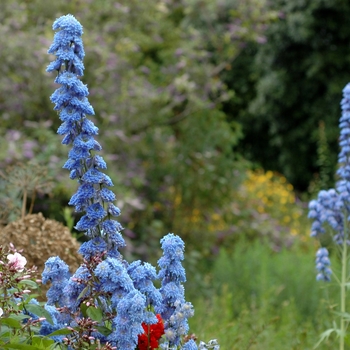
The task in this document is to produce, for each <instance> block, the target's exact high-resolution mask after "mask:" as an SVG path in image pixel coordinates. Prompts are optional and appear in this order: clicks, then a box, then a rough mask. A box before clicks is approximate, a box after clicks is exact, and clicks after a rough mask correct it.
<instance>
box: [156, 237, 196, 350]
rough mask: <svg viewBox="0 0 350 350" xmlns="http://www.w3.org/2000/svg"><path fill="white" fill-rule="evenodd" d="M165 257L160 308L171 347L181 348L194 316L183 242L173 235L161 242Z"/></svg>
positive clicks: (161, 270)
mask: <svg viewBox="0 0 350 350" xmlns="http://www.w3.org/2000/svg"><path fill="white" fill-rule="evenodd" d="M160 243H161V247H162V249H163V256H162V257H161V258H160V259H159V260H158V265H159V267H160V271H159V274H158V278H159V279H161V280H162V286H161V288H160V293H161V294H162V298H163V300H162V304H161V305H160V306H159V307H157V308H156V311H157V312H159V313H160V314H161V316H162V318H163V320H164V329H165V336H166V338H167V340H168V342H169V345H170V346H173V345H178V344H179V343H180V339H181V337H182V336H183V335H185V334H187V332H188V321H187V320H188V318H189V317H191V316H193V308H192V304H191V303H188V302H186V301H185V290H184V287H183V285H182V283H183V282H186V274H185V269H184V268H183V266H182V264H181V260H183V259H184V249H185V244H184V242H183V240H182V239H181V238H180V237H178V236H175V235H174V234H172V233H169V234H168V235H166V236H165V237H163V238H162V239H161V241H160Z"/></svg>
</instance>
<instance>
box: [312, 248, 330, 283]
mask: <svg viewBox="0 0 350 350" xmlns="http://www.w3.org/2000/svg"><path fill="white" fill-rule="evenodd" d="M330 265H331V262H330V260H329V257H328V250H327V249H326V248H320V249H319V250H318V251H317V253H316V269H317V271H318V274H317V277H316V279H317V281H325V282H329V281H330V280H331V277H330V276H331V274H332V270H331V269H330Z"/></svg>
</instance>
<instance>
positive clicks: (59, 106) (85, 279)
mask: <svg viewBox="0 0 350 350" xmlns="http://www.w3.org/2000/svg"><path fill="white" fill-rule="evenodd" d="M53 29H54V30H55V31H56V34H55V36H54V41H53V43H52V45H51V47H50V49H49V50H48V52H49V53H50V54H53V55H55V56H56V59H55V60H54V61H53V62H51V63H50V64H49V66H48V67H47V71H48V72H53V71H56V72H57V77H56V79H55V82H56V83H57V84H59V85H61V86H60V87H59V88H58V89H57V90H56V91H55V92H54V93H53V94H52V96H51V101H52V102H53V103H54V105H55V107H54V110H56V111H57V112H58V114H59V118H60V119H61V121H62V124H61V126H60V127H59V128H58V131H57V132H58V134H60V135H63V140H62V143H63V144H66V145H70V146H71V147H72V148H71V150H70V151H69V153H68V160H67V161H66V163H65V164H64V166H63V168H65V169H68V170H69V171H70V178H71V179H75V180H77V182H78V185H79V186H78V189H77V192H76V193H75V194H74V195H73V196H72V198H71V199H70V201H69V204H70V205H73V206H74V207H75V210H76V211H77V212H81V213H83V215H82V217H81V219H80V220H79V221H78V223H77V224H76V229H77V230H80V231H84V232H85V234H86V235H87V236H88V237H89V240H88V241H87V242H85V243H83V244H82V245H81V247H80V249H79V253H80V254H81V255H82V256H83V257H84V259H85V260H84V263H83V264H82V265H81V266H80V267H79V268H78V269H77V271H76V272H75V273H74V274H73V275H72V276H71V277H70V278H69V272H68V266H67V265H66V264H65V263H64V262H63V261H62V260H61V259H60V258H58V257H52V258H50V259H49V260H48V261H47V262H46V264H45V270H44V272H43V275H42V277H43V282H44V283H46V282H48V281H50V282H52V286H51V288H50V290H49V292H48V294H47V296H48V302H47V304H46V306H45V307H46V309H47V311H48V312H49V313H50V314H51V315H52V318H53V320H54V324H53V325H50V324H49V323H48V322H46V323H45V324H44V325H43V327H42V329H41V334H43V335H47V334H50V333H51V332H53V331H55V330H58V329H61V328H66V327H67V326H71V327H75V326H76V325H77V318H79V317H82V309H81V307H80V306H81V303H82V302H85V301H86V300H89V303H90V298H91V299H95V300H93V302H96V303H97V304H98V305H99V307H100V308H101V310H102V312H103V314H110V315H112V317H111V318H110V320H111V329H109V331H110V332H107V333H106V334H102V333H99V331H98V327H96V329H95V331H94V337H96V338H98V339H99V340H103V342H105V343H106V342H109V344H112V345H113V346H116V347H117V348H118V349H123V350H134V349H135V348H136V347H137V343H138V335H139V334H141V333H143V328H142V323H146V324H153V323H156V322H158V319H157V318H156V317H155V315H154V312H157V313H160V314H161V316H162V319H163V321H164V327H165V337H164V339H163V340H162V341H161V344H160V348H162V349H163V348H164V349H165V348H167V349H170V348H171V349H175V348H178V346H181V345H180V343H181V340H182V338H183V336H184V335H186V334H187V332H188V318H189V317H191V316H192V315H193V307H192V304H191V303H188V302H186V301H185V296H184V287H183V285H182V283H184V282H185V281H186V275H185V269H184V268H183V266H182V264H181V261H182V260H183V259H184V242H183V241H182V240H181V238H180V237H178V236H175V235H173V234H168V235H167V236H165V237H164V238H163V239H162V240H161V245H162V249H163V256H162V257H161V258H160V259H159V261H158V265H159V267H160V272H159V274H158V275H157V273H156V270H155V268H154V267H153V266H151V265H150V264H148V263H141V262H140V261H135V262H133V263H131V264H128V263H127V262H126V261H125V260H124V259H123V258H122V256H121V255H120V253H119V250H118V249H119V248H120V247H123V246H125V242H124V239H123V237H122V235H121V233H120V232H121V230H122V227H121V225H120V223H119V222H118V221H117V220H115V219H114V218H116V217H118V216H119V215H120V210H119V208H118V207H116V206H115V205H114V204H113V202H114V201H115V199H116V197H115V194H114V193H113V192H112V191H111V190H110V189H109V187H111V186H113V183H112V181H111V179H110V178H109V176H107V175H106V174H105V173H103V171H102V170H104V169H106V168H107V165H106V162H105V161H104V160H103V158H102V157H101V156H100V155H98V154H97V153H96V152H99V151H100V150H101V148H102V147H101V145H100V144H99V143H98V142H97V141H96V140H95V136H96V135H97V134H98V128H97V127H96V126H95V125H94V123H93V122H92V121H91V120H89V119H88V116H89V115H90V116H91V115H94V110H93V108H92V106H91V105H90V103H89V100H88V98H87V96H88V95H89V91H88V88H87V86H86V85H84V84H83V83H82V82H81V80H80V78H79V77H81V76H83V72H84V65H83V58H84V56H85V53H84V47H83V42H82V39H81V36H82V34H83V28H82V26H81V25H80V23H79V22H78V21H77V20H76V19H75V18H74V16H72V15H66V16H62V17H60V18H58V19H57V20H56V21H55V22H54V24H53ZM320 220H321V219H320ZM335 220H337V219H335ZM321 221H322V220H321ZM321 258H322V259H321V260H320V263H323V264H324V265H325V266H326V265H327V261H326V259H325V258H324V257H321ZM91 266H93V267H91ZM327 266H328V265H327ZM326 268H327V267H326ZM320 271H321V272H322V271H323V270H320ZM324 271H325V273H326V272H327V270H324ZM157 278H158V279H160V280H161V281H162V282H161V288H160V290H157V289H156V288H155V287H154V285H153V281H154V280H155V279H157ZM56 307H60V308H59V309H56ZM101 325H102V326H103V325H104V324H101ZM56 338H57V339H56V340H57V341H62V339H63V338H62V336H57V337H56ZM78 346H79V345H78ZM68 348H70V347H68ZM208 348H211V347H208ZM181 349H183V350H195V349H197V346H196V344H195V342H194V341H193V340H189V341H188V342H187V343H185V344H183V347H182V348H181ZM215 349H216V348H215Z"/></svg>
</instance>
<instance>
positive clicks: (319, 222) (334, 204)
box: [309, 84, 350, 350]
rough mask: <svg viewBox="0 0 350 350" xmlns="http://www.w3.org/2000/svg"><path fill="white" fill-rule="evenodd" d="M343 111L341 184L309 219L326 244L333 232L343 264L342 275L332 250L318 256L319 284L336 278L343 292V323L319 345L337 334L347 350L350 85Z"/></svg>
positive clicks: (312, 208)
mask: <svg viewBox="0 0 350 350" xmlns="http://www.w3.org/2000/svg"><path fill="white" fill-rule="evenodd" d="M341 108H342V115H341V118H340V122H339V127H340V138H339V145H340V152H339V156H338V163H339V167H338V170H337V176H338V181H337V183H336V186H335V188H334V189H333V188H332V189H329V190H321V191H320V192H319V193H318V198H317V199H316V200H312V201H311V202H310V203H309V218H311V219H313V223H312V228H311V236H312V237H315V238H318V239H320V240H321V241H322V236H324V235H325V234H326V233H328V232H330V234H331V235H332V238H333V240H332V242H333V245H334V247H335V249H333V250H332V251H334V252H335V251H336V252H338V253H339V256H340V260H341V271H340V273H336V272H335V271H332V269H331V262H330V254H329V252H328V249H327V248H326V247H321V248H320V249H319V250H318V251H317V253H316V269H317V271H318V274H317V277H316V278H317V280H319V281H324V282H330V281H331V278H332V277H333V278H334V280H335V281H336V282H337V283H338V285H339V289H340V301H339V309H338V310H337V311H336V315H337V316H338V319H339V322H338V324H337V323H335V322H334V328H332V329H329V330H327V331H326V332H324V333H323V334H322V336H321V339H320V342H319V343H321V342H322V341H323V340H325V339H328V338H329V336H330V335H331V334H332V333H335V334H336V335H337V337H338V338H339V349H340V350H344V349H345V346H346V345H347V346H349V345H350V340H349V339H348V337H347V336H346V332H347V327H348V325H349V321H350V318H349V314H348V313H346V294H347V289H348V286H349V279H350V274H349V269H348V263H349V243H350V236H349V234H350V232H349V229H350V227H349V226H350V225H349V221H350V84H348V85H346V86H345V88H344V90H343V99H342V101H341Z"/></svg>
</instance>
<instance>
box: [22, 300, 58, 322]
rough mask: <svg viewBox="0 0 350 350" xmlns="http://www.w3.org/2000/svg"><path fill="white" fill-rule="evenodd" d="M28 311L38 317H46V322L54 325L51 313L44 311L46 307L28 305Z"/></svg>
mask: <svg viewBox="0 0 350 350" xmlns="http://www.w3.org/2000/svg"><path fill="white" fill-rule="evenodd" d="M26 309H27V311H29V312H31V313H33V314H34V315H37V316H38V317H45V318H46V320H47V321H48V322H49V323H50V324H52V325H53V321H52V317H51V315H50V313H49V312H48V311H46V310H45V309H44V307H42V306H40V305H36V304H27V305H26Z"/></svg>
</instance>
